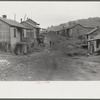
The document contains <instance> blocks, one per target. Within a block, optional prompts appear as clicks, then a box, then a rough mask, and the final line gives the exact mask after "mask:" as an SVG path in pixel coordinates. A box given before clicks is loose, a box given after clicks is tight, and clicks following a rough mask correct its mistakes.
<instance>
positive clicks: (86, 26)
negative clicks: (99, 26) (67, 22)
mask: <svg viewBox="0 0 100 100" xmlns="http://www.w3.org/2000/svg"><path fill="white" fill-rule="evenodd" d="M77 25H80V26H82V27H84V28H93V27H89V26H83V25H81V24H80V23H77V24H74V25H71V26H69V27H67V28H66V29H71V28H73V27H75V26H77Z"/></svg>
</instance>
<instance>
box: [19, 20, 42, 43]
mask: <svg viewBox="0 0 100 100" xmlns="http://www.w3.org/2000/svg"><path fill="white" fill-rule="evenodd" d="M21 24H22V25H24V26H26V27H28V28H29V29H31V30H28V31H27V35H28V36H27V37H29V43H30V44H34V43H37V41H38V37H39V35H40V29H41V28H40V27H39V26H38V25H39V24H38V23H36V22H35V21H33V20H31V19H27V20H26V21H23V22H21Z"/></svg>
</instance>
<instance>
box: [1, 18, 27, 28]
mask: <svg viewBox="0 0 100 100" xmlns="http://www.w3.org/2000/svg"><path fill="white" fill-rule="evenodd" d="M0 20H2V21H3V22H5V23H7V24H8V25H10V26H14V27H20V28H25V29H28V28H27V27H25V26H24V25H22V24H20V23H18V22H17V21H14V20H11V19H6V18H2V17H0Z"/></svg>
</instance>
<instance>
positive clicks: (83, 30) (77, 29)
mask: <svg viewBox="0 0 100 100" xmlns="http://www.w3.org/2000/svg"><path fill="white" fill-rule="evenodd" d="M90 30H92V28H89V27H83V26H81V25H79V24H78V25H76V26H75V27H73V28H72V35H73V36H74V37H77V36H78V35H84V34H85V33H87V32H89V31H90Z"/></svg>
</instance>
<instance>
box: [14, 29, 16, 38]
mask: <svg viewBox="0 0 100 100" xmlns="http://www.w3.org/2000/svg"><path fill="white" fill-rule="evenodd" d="M14 38H16V29H14Z"/></svg>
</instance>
